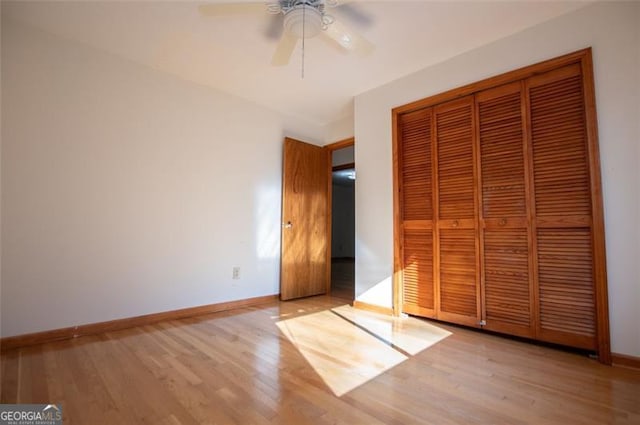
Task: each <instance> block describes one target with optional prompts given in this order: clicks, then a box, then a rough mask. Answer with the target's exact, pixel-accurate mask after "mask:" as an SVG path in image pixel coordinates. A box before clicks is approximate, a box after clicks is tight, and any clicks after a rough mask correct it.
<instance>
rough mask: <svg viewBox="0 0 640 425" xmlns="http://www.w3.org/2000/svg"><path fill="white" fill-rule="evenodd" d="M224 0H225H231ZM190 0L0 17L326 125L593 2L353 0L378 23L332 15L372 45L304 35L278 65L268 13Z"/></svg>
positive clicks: (20, 7)
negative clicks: (208, 8)
mask: <svg viewBox="0 0 640 425" xmlns="http://www.w3.org/2000/svg"><path fill="white" fill-rule="evenodd" d="M227 1H228V0H227ZM215 2H220V0H215V1H209V2H186V1H141V2H128V1H105V2H96V1H86V2H67V1H45V2H31V1H26V2H24V1H23V2H6V1H2V15H3V19H5V18H9V19H12V20H17V21H21V22H24V23H27V24H29V25H32V26H36V27H39V28H41V29H43V30H45V31H48V32H51V33H54V34H57V35H60V36H63V37H66V38H70V39H72V40H75V41H80V42H82V43H86V44H88V45H90V46H93V47H96V48H98V49H102V50H106V51H108V52H111V53H114V54H116V55H120V56H122V57H125V58H127V59H129V60H132V61H135V62H138V63H141V64H144V65H147V66H150V67H153V68H155V69H158V70H160V71H163V72H168V73H171V74H173V75H176V76H178V77H180V78H183V79H186V80H190V81H193V82H196V83H199V84H203V85H206V86H210V87H213V88H216V89H219V90H223V91H225V92H229V93H232V94H235V95H238V96H240V97H243V98H246V99H249V100H251V101H253V102H256V103H258V104H261V105H265V106H268V107H270V108H272V109H275V110H277V111H280V112H282V113H285V114H287V115H291V116H294V117H300V118H304V119H305V120H306V121H308V122H311V123H314V124H317V125H326V124H329V123H332V122H335V121H338V120H341V119H345V118H347V117H349V116H351V115H352V113H353V110H352V109H353V97H354V96H355V95H357V94H359V93H362V92H364V91H367V90H369V89H372V88H375V87H378V86H380V85H382V84H385V83H387V82H389V81H392V80H395V79H397V78H400V77H402V76H404V75H407V74H410V73H412V72H414V71H417V70H419V69H422V68H425V67H427V66H429V65H433V64H435V63H438V62H441V61H443V60H446V59H448V58H450V57H453V56H456V55H458V54H461V53H463V52H465V51H468V50H470V49H473V48H475V47H478V46H481V45H484V44H487V43H489V42H491V41H494V40H497V39H500V38H503V37H506V36H508V35H510V34H513V33H515V32H518V31H521V30H523V29H524V28H527V27H530V26H533V25H536V24H539V23H541V22H544V21H546V20H549V19H551V18H553V17H556V16H559V15H561V14H563V13H567V12H569V11H572V10H575V9H577V8H579V7H582V6H584V5H586V4H587V2H585V1H578V2H561V1H536V2H529V1H509V2H508V1H497V2H481V1H465V2H460V1H357V2H355V4H354V5H353V7H354V8H356V9H357V10H358V12H360V13H361V14H364V15H365V16H367V17H368V18H370V21H371V22H372V23H371V24H370V25H364V24H362V23H358V22H353V21H351V20H350V19H349V15H344V13H343V14H341V12H340V8H337V9H331V13H333V14H334V15H335V17H336V18H337V19H339V20H340V21H342V22H343V23H345V24H347V25H349V26H351V27H352V28H353V29H355V30H357V31H359V32H360V34H361V35H363V36H364V37H365V38H367V39H368V40H369V41H371V42H372V43H374V45H375V47H376V49H375V51H374V52H373V53H372V54H371V55H369V56H367V57H360V56H357V55H348V54H345V53H344V52H342V51H340V50H339V49H338V48H337V47H335V45H334V44H332V42H331V41H329V40H328V39H326V37H324V36H320V37H316V38H314V39H309V40H307V41H306V45H305V77H304V79H301V75H300V72H301V51H300V50H299V49H298V50H297V51H296V52H294V54H293V56H292V59H291V62H290V64H289V65H288V66H286V67H272V66H271V65H270V61H271V56H272V54H273V51H274V49H275V45H276V42H275V41H272V40H268V39H267V38H265V37H264V35H263V33H264V31H265V28H266V26H267V25H268V22H269V15H267V13H266V12H265V13H264V14H246V15H231V16H224V17H204V16H202V15H201V14H200V13H199V12H198V6H199V5H201V4H207V3H215Z"/></svg>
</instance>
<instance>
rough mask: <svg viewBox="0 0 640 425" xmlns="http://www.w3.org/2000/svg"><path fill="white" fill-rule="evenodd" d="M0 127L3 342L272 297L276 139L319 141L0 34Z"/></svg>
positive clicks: (55, 48) (75, 47) (83, 54)
mask: <svg viewBox="0 0 640 425" xmlns="http://www.w3.org/2000/svg"><path fill="white" fill-rule="evenodd" d="M2 112H3V116H2V124H3V126H2V170H1V171H2V178H1V182H2V216H1V217H2V266H3V267H2V275H1V277H2V282H1V287H2V302H1V308H2V314H1V317H2V336H11V335H16V334H23V333H29V332H35V331H41V330H46V329H53V328H60V327H65V326H72V325H77V324H86V323H91V322H97V321H104V320H110V319H116V318H122V317H130V316H136V315H142V314H147V313H155V312H160V311H166V310H172V309H178V308H184V307H191V306H197V305H204V304H210V303H218V302H223V301H228V300H235V299H243V298H248V297H256V296H262V295H270V294H276V293H278V292H279V255H280V210H281V207H280V200H281V195H280V194H281V181H280V179H281V156H282V139H283V137H284V136H285V135H288V136H292V137H296V138H301V139H303V140H308V141H312V142H316V143H318V144H322V143H324V142H325V140H324V137H325V135H326V131H327V130H326V128H313V127H312V126H310V125H309V124H308V123H299V120H296V121H295V122H293V121H292V122H289V121H288V120H287V118H286V117H283V116H281V115H279V114H277V113H276V112H273V111H270V110H268V109H265V108H263V107H260V106H256V105H254V104H251V103H248V102H247V101H245V100H241V99H239V98H235V97H233V96H230V95H226V94H223V93H221V92H216V91H213V90H211V89H208V88H205V87H203V86H198V85H195V84H192V83H188V82H184V81H180V80H178V79H176V78H174V77H171V76H168V75H164V74H160V73H158V72H156V71H154V70H152V69H150V68H145V67H143V66H140V65H137V64H134V63H132V62H128V61H126V60H123V59H120V58H118V57H116V56H112V55H110V54H106V53H102V52H99V51H97V50H94V49H92V48H89V47H87V46H84V45H81V44H75V43H72V42H68V41H66V40H63V39H61V38H58V37H55V36H51V35H48V34H46V33H43V32H40V31H38V30H34V29H30V28H27V27H24V26H21V25H19V24H15V23H12V22H7V21H6V20H3V21H2ZM292 124H293V125H292ZM233 266H240V267H241V273H240V276H241V278H240V280H232V279H231V275H232V267H233Z"/></svg>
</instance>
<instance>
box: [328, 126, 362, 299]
mask: <svg viewBox="0 0 640 425" xmlns="http://www.w3.org/2000/svg"><path fill="white" fill-rule="evenodd" d="M355 140H356V139H355V138H354V137H349V138H346V139H343V140H339V141H337V142H335V143H331V144H328V145H325V146H324V148H325V149H326V151H327V164H328V169H327V283H326V285H327V295H331V231H332V229H331V224H332V223H333V211H332V206H333V162H332V160H333V152H334V151H337V150H338V149H342V148H348V147H349V146H355ZM354 162H355V160H354Z"/></svg>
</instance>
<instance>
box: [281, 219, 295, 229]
mask: <svg viewBox="0 0 640 425" xmlns="http://www.w3.org/2000/svg"><path fill="white" fill-rule="evenodd" d="M282 227H284V228H285V229H291V228H292V227H293V224H291V222H290V221H287V222H286V223H282Z"/></svg>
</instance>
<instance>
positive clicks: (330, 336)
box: [276, 305, 450, 397]
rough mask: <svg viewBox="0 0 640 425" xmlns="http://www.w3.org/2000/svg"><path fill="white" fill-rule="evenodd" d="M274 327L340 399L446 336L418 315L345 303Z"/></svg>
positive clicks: (279, 323) (445, 333) (285, 321)
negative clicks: (387, 312)
mask: <svg viewBox="0 0 640 425" xmlns="http://www.w3.org/2000/svg"><path fill="white" fill-rule="evenodd" d="M276 325H277V326H278V328H279V329H280V331H281V332H282V333H283V334H284V335H285V336H286V337H287V339H288V340H289V341H290V342H291V343H292V344H293V345H294V346H295V347H296V348H297V349H298V351H299V352H300V354H302V356H303V357H304V358H305V359H306V360H307V362H308V363H309V364H310V365H311V367H313V369H314V370H315V371H316V373H318V375H319V376H320V377H321V378H322V379H323V381H324V382H325V384H326V385H327V386H328V387H329V388H330V389H331V391H333V393H334V394H335V395H337V396H338V397H339V396H342V395H344V394H346V393H348V392H349V391H351V390H353V389H355V388H357V387H358V386H360V385H362V384H364V383H366V382H367V381H369V380H371V379H373V378H375V377H376V376H378V375H380V374H382V373H384V372H385V371H387V370H389V369H391V368H392V367H394V366H396V365H397V364H399V363H401V362H403V361H404V360H407V359H408V357H407V356H406V355H405V354H407V353H408V354H410V355H414V354H417V353H419V352H420V351H422V350H424V349H425V348H428V347H430V346H431V345H433V344H435V343H436V342H438V341H440V340H442V339H444V338H446V337H447V336H448V335H450V333H449V332H447V331H445V330H442V329H439V328H438V327H436V326H433V325H430V324H428V323H426V322H424V321H421V320H419V319H414V318H392V317H388V316H384V315H379V314H375V313H369V312H364V311H361V310H357V309H353V308H352V307H351V306H348V305H345V306H341V307H337V308H335V309H333V311H331V310H325V311H321V312H318V313H313V314H308V315H305V316H300V317H295V318H292V319H286V320H281V321H279V322H277V323H276ZM394 347H395V348H394Z"/></svg>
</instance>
